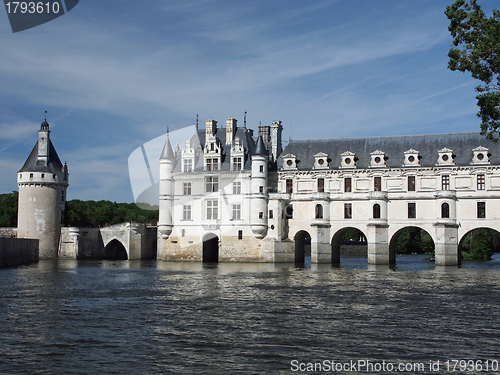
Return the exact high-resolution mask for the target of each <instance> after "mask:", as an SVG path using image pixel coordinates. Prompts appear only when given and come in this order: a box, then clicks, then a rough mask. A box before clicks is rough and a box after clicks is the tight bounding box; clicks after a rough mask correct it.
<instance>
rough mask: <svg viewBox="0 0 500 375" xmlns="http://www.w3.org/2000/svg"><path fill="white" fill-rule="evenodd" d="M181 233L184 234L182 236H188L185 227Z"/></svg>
mask: <svg viewBox="0 0 500 375" xmlns="http://www.w3.org/2000/svg"><path fill="white" fill-rule="evenodd" d="M181 235H182V237H186V230H185V229H181Z"/></svg>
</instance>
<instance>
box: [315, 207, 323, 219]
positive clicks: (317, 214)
mask: <svg viewBox="0 0 500 375" xmlns="http://www.w3.org/2000/svg"><path fill="white" fill-rule="evenodd" d="M314 217H315V218H316V219H323V206H322V205H321V204H317V205H316V208H315V215H314Z"/></svg>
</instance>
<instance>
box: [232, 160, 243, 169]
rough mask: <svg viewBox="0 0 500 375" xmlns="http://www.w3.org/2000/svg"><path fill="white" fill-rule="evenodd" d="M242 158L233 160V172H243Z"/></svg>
mask: <svg viewBox="0 0 500 375" xmlns="http://www.w3.org/2000/svg"><path fill="white" fill-rule="evenodd" d="M241 166H242V163H241V158H233V171H241Z"/></svg>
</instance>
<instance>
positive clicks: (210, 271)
mask: <svg viewBox="0 0 500 375" xmlns="http://www.w3.org/2000/svg"><path fill="white" fill-rule="evenodd" d="M397 262H398V263H397V265H396V267H393V268H391V267H389V266H377V267H371V266H367V264H366V258H346V259H344V258H343V259H342V266H341V267H340V268H332V267H331V266H330V265H307V264H306V265H305V266H304V267H295V265H290V264H241V263H219V264H201V263H166V262H161V261H158V262H157V261H67V260H60V261H40V262H39V263H38V264H35V265H30V266H23V267H18V268H11V269H2V270H0V285H1V288H0V302H1V303H0V319H1V320H0V373H1V374H98V373H99V374H170V373H171V374H292V373H328V371H329V370H333V369H335V367H334V365H332V362H331V361H335V362H334V363H335V364H337V363H338V364H343V365H344V366H347V365H346V363H351V364H352V363H354V362H350V361H369V362H366V363H367V364H369V363H371V364H372V366H373V365H375V367H373V368H371V371H366V370H370V368H369V367H366V368H361V367H356V364H355V367H354V368H352V367H344V368H343V369H344V370H343V371H337V373H351V374H352V373H373V372H377V373H390V372H389V371H387V372H384V371H382V370H380V366H382V364H383V363H387V364H396V365H401V364H403V365H404V366H407V367H405V369H406V370H411V368H412V367H411V366H412V364H415V367H414V368H413V370H412V371H407V372H406V373H446V372H447V371H446V370H447V367H446V365H445V362H444V361H446V360H450V361H451V360H454V359H456V360H470V359H472V360H475V361H482V362H480V363H481V364H483V365H484V366H483V368H482V370H483V371H482V372H480V371H477V370H478V369H479V367H475V368H474V369H471V368H467V369H465V368H462V369H460V367H455V371H454V372H453V373H455V374H459V373H463V374H471V373H500V369H498V362H496V363H497V367H496V370H495V369H491V367H494V365H495V362H494V361H499V360H500V351H499V349H500V346H499V344H500V304H499V303H500V257H498V255H496V256H495V257H494V259H493V260H492V261H489V262H476V263H475V262H468V263H467V262H464V265H463V266H462V267H461V268H456V267H438V268H435V267H434V264H433V263H432V262H428V261H426V257H425V256H417V255H413V256H412V255H408V256H402V257H398V259H397ZM438 360H439V361H440V362H439V363H438V362H437V361H438ZM485 361H490V362H489V363H486V362H485ZM328 363H330V366H332V367H331V368H329V367H328V366H327V365H328ZM356 363H358V362H356ZM360 363H363V362H360ZM420 363H422V364H424V365H425V371H424V372H422V371H419V370H420V368H418V367H416V366H417V365H418V364H420ZM450 363H451V364H453V362H450ZM431 364H434V366H436V364H438V365H439V366H440V367H439V371H435V372H431V371H430V369H429V366H430V365H431ZM313 365H314V366H316V370H318V371H316V372H313V371H312V370H311V367H309V371H307V366H313ZM486 365H487V366H489V369H488V371H486V368H485V366H486ZM319 366H323V367H319ZM377 366H379V367H377ZM384 366H385V364H384ZM417 369H418V370H417ZM434 369H436V367H435V368H434ZM294 370H298V371H294ZM300 370H304V371H300ZM319 370H323V372H320V371H319ZM337 370H339V368H338V367H337ZM377 370H380V371H377ZM396 371H398V372H399V371H402V370H401V368H396V369H394V371H393V373H394V372H396ZM450 373H451V371H450Z"/></svg>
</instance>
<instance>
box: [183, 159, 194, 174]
mask: <svg viewBox="0 0 500 375" xmlns="http://www.w3.org/2000/svg"><path fill="white" fill-rule="evenodd" d="M182 164H183V167H184V172H192V171H193V159H184V161H183V162H182Z"/></svg>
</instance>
